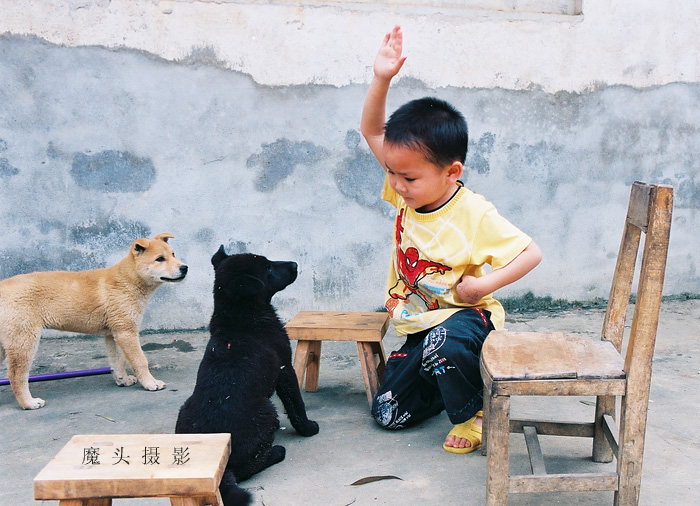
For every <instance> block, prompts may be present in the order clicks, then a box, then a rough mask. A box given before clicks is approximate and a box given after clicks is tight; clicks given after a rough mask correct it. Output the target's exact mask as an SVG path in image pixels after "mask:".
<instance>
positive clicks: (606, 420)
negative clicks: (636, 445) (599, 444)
mask: <svg viewBox="0 0 700 506" xmlns="http://www.w3.org/2000/svg"><path fill="white" fill-rule="evenodd" d="M603 433H604V434H605V439H607V441H608V444H609V445H610V447H611V448H612V452H613V455H617V454H618V451H619V449H620V446H619V440H620V439H619V435H618V430H617V424H616V423H615V420H613V417H612V416H610V415H603Z"/></svg>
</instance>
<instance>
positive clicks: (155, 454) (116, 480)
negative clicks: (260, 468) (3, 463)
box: [34, 434, 231, 506]
mask: <svg viewBox="0 0 700 506" xmlns="http://www.w3.org/2000/svg"><path fill="white" fill-rule="evenodd" d="M230 453H231V435H230V434H117V435H78V436H73V437H72V438H71V440H70V441H69V442H68V443H67V444H66V446H64V447H63V449H62V450H61V451H59V452H58V454H57V455H56V456H55V457H54V458H53V459H51V461H50V462H49V463H48V464H47V465H46V467H44V469H42V470H41V471H40V472H39V474H38V475H37V476H36V478H34V499H36V500H37V501H39V500H41V501H47V500H48V501H50V500H54V501H55V500H58V501H59V505H60V506H111V504H112V498H117V497H119V498H124V497H169V498H170V504H172V505H173V506H205V505H207V504H210V505H212V506H222V505H223V503H222V501H221V495H220V494H219V483H220V482H221V477H222V476H223V474H224V469H225V468H226V463H227V462H228V457H229V454H230Z"/></svg>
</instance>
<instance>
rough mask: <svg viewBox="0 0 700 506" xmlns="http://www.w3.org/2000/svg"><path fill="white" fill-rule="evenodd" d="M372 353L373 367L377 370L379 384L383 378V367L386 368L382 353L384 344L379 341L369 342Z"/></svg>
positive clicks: (384, 356) (384, 357)
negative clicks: (373, 358)
mask: <svg viewBox="0 0 700 506" xmlns="http://www.w3.org/2000/svg"><path fill="white" fill-rule="evenodd" d="M370 345H371V346H372V353H373V354H374V357H375V360H374V363H375V369H376V371H377V381H378V384H379V385H381V384H382V381H383V380H384V369H386V355H384V345H383V344H382V343H381V341H380V342H378V343H370Z"/></svg>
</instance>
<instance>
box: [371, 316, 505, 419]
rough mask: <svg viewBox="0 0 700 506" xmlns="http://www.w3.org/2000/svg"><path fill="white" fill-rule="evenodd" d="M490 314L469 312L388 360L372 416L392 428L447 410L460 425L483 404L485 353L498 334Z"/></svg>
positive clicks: (409, 340) (417, 337) (413, 337)
mask: <svg viewBox="0 0 700 506" xmlns="http://www.w3.org/2000/svg"><path fill="white" fill-rule="evenodd" d="M490 316H491V314H490V313H489V312H488V311H485V310H482V309H476V308H466V309H463V310H461V311H459V312H458V313H455V314H454V315H452V316H451V317H450V318H448V319H447V320H445V321H444V322H443V323H441V324H440V325H437V326H436V327H433V328H432V329H429V330H426V331H423V332H419V333H416V334H409V335H407V336H406V342H405V343H404V345H403V346H402V347H401V349H400V350H398V351H393V352H392V353H391V355H389V358H388V359H387V363H386V369H385V371H384V379H383V382H382V384H381V385H380V387H379V391H378V392H377V395H376V397H375V398H374V402H373V403H372V417H373V418H374V419H375V420H376V421H377V423H378V424H379V425H381V426H382V427H384V428H386V429H401V428H404V427H410V426H411V425H415V424H417V423H420V422H422V421H423V420H426V419H427V418H430V417H432V416H435V415H437V414H438V413H440V412H441V411H442V410H443V409H444V410H446V411H447V416H448V417H449V418H450V421H451V422H452V423H453V424H455V425H457V424H459V423H463V422H466V421H467V420H469V419H470V418H471V417H473V416H474V415H475V414H476V412H477V411H479V410H480V409H481V407H482V405H483V400H484V398H483V382H482V380H481V372H480V370H479V354H480V353H481V346H482V344H483V343H484V340H485V339H486V336H487V335H488V334H489V332H491V331H492V330H493V325H492V324H491V319H490Z"/></svg>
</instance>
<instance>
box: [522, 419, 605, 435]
mask: <svg viewBox="0 0 700 506" xmlns="http://www.w3.org/2000/svg"><path fill="white" fill-rule="evenodd" d="M525 427H532V428H534V429H535V430H536V431H537V433H538V434H540V435H542V436H571V437H593V428H594V425H593V423H592V422H556V421H543V420H529V419H511V421H510V432H514V433H521V432H522V433H524V432H525Z"/></svg>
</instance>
